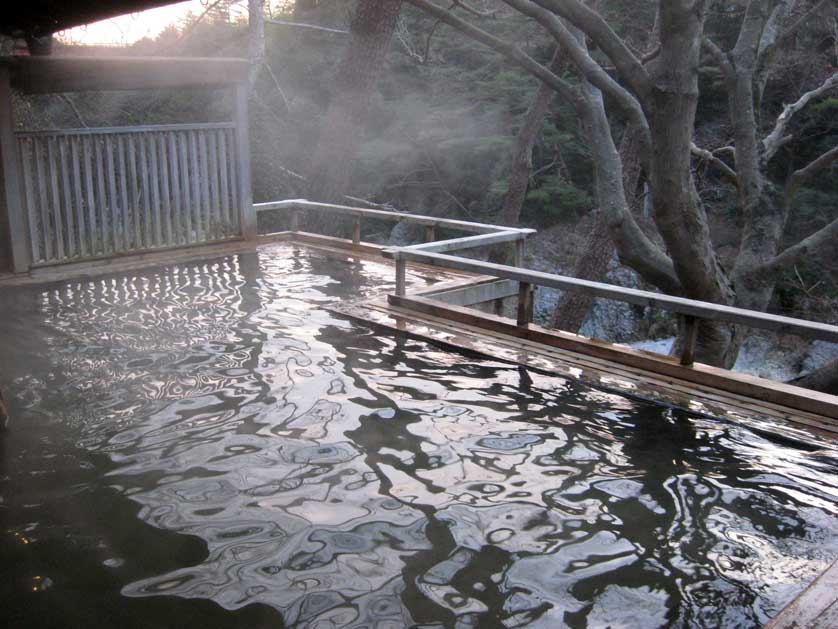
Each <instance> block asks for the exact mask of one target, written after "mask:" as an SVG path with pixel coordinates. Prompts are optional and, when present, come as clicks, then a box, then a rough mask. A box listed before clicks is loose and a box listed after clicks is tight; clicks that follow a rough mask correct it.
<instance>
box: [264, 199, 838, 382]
mask: <svg viewBox="0 0 838 629" xmlns="http://www.w3.org/2000/svg"><path fill="white" fill-rule="evenodd" d="M254 207H255V209H256V210H263V211H264V210H274V209H282V210H286V211H290V212H292V217H296V215H297V214H298V213H299V212H300V211H301V210H306V209H313V210H320V211H326V212H332V213H336V214H344V215H351V216H356V217H358V218H359V219H360V217H364V216H367V217H370V218H377V219H386V220H393V221H401V220H404V221H408V222H411V223H416V224H420V225H426V226H429V227H430V228H433V227H437V226H440V227H446V228H449V229H455V230H459V231H464V232H470V233H476V234H478V235H476V236H467V237H463V238H453V239H448V240H440V241H436V242H427V243H423V244H417V245H410V246H405V247H388V248H386V249H384V250H383V252H382V254H383V255H384V257H387V258H391V259H393V260H394V261H395V263H396V289H395V294H396V296H397V297H404V295H405V290H406V282H405V267H406V264H407V262H408V261H412V262H420V263H424V264H431V265H436V266H441V267H445V268H449V269H457V270H461V271H468V272H472V273H477V274H480V275H488V276H493V277H497V278H502V279H506V280H513V281H515V282H518V287H519V288H518V316H517V325H518V326H521V327H526V326H528V325H529V322H530V321H531V319H532V306H531V299H532V289H533V287H535V286H548V287H551V288H557V289H559V290H570V291H578V292H583V293H587V294H589V295H592V296H594V297H600V298H605V299H614V300H616V301H623V302H626V303H630V304H636V305H640V306H650V307H654V308H660V309H663V310H668V311H670V312H674V313H677V314H680V315H682V316H683V317H684V323H685V325H686V329H687V334H686V342H685V344H684V348H683V350H682V354H681V364H682V365H685V366H689V365H692V364H693V354H694V350H695V340H696V331H697V325H698V322H699V321H700V320H707V321H723V322H726V323H733V324H737V325H744V326H747V327H751V328H760V329H763V330H771V331H774V332H779V333H785V334H796V335H798V336H802V337H805V338H810V339H821V340H825V341H831V342H833V343H838V326H834V325H829V324H826V323H818V322H816V321H807V320H805V319H795V318H792V317H783V316H779V315H773V314H769V313H766V312H759V311H756V310H746V309H743V308H734V307H732V306H725V305H722V304H714V303H711V302H705V301H697V300H694V299H686V298H683V297H675V296H672V295H665V294H662V293H653V292H650V291H643V290H637V289H633V288H624V287H622V286H616V285H614V284H606V283H603V282H591V281H587V280H580V279H576V278H573V277H566V276H564V275H556V274H553V273H542V272H539V271H532V270H529V269H525V268H523V267H522V265H523V243H524V241H525V239H526V238H527V236H529V235H530V234H531V233H533V232H534V231H535V230H532V229H519V228H512V227H502V226H499V225H486V224H482V223H471V222H468V221H456V220H450V219H440V218H436V217H432V216H423V215H418V214H408V213H405V212H389V211H386V210H370V209H366V208H356V207H349V206H343V205H333V204H328V203H312V202H310V201H305V200H301V199H294V200H288V201H275V202H271V203H260V204H256V205H255V206H254ZM296 224H297V221H296V218H294V219H293V220H292V225H294V227H293V229H294V230H295V229H296ZM357 225H358V223H356V228H355V229H354V234H355V235H354V238H353V240H354V241H355V243H356V244H357V242H358V240H359V234H360V229H359V228H358V227H357ZM501 242H512V243H513V244H514V246H515V265H514V266H509V265H505V264H493V263H490V262H483V261H481V260H474V259H471V258H463V257H460V256H456V255H449V254H450V253H451V252H453V251H460V250H463V249H470V248H474V247H481V246H488V245H495V244H498V243H501Z"/></svg>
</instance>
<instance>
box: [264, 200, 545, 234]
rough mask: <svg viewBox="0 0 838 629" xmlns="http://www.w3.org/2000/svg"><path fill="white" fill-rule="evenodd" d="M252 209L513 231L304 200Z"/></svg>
mask: <svg viewBox="0 0 838 629" xmlns="http://www.w3.org/2000/svg"><path fill="white" fill-rule="evenodd" d="M253 207H254V209H255V210H256V211H257V212H265V211H269V210H283V209H290V210H293V209H303V210H305V209H309V210H324V211H328V212H330V213H334V214H342V215H346V216H365V217H368V218H376V219H381V220H385V221H391V222H399V221H407V222H409V223H414V224H416V225H429V226H432V227H445V228H448V229H456V230H458V231H464V232H472V233H476V234H491V233H495V232H499V231H514V230H513V229H512V228H509V227H504V226H501V225H489V224H486V223H473V222H470V221H458V220H454V219H449V218H438V217H436V216H427V215H423V214H410V213H408V212H391V211H388V210H372V209H369V208H362V207H353V206H349V205H337V204H334V203H317V202H314V201H307V200H305V199H288V200H283V201H271V202H268V203H256V204H254V206H253ZM516 229H518V231H520V232H522V233H526V234H534V233H535V231H536V230H534V229H519V228H516Z"/></svg>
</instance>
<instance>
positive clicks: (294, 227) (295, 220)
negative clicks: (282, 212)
mask: <svg viewBox="0 0 838 629" xmlns="http://www.w3.org/2000/svg"><path fill="white" fill-rule="evenodd" d="M291 231H292V232H298V231H300V213H299V212H298V211H297V210H291Z"/></svg>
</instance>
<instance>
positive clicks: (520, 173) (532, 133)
mask: <svg viewBox="0 0 838 629" xmlns="http://www.w3.org/2000/svg"><path fill="white" fill-rule="evenodd" d="M558 65H559V62H558V51H557V52H556V53H554V54H553V60H552V61H551V64H550V67H551V69H553V70H556V69H557V68H558ZM553 96H555V91H554V90H553V89H552V88H551V87H550V86H549V85H547V84H546V83H542V82H540V83H539V85H538V90H537V91H536V93H535V98H534V99H533V101H532V103H530V106H529V108H528V109H527V112H526V113H525V114H524V119H523V122H522V123H521V128H520V129H519V130H518V134H517V135H516V136H515V144H514V145H513V147H512V166H511V167H510V173H509V189H508V190H507V191H506V196H505V197H504V199H503V207H501V210H500V213H499V214H498V218H497V223H498V224H499V225H509V226H511V227H516V226H517V225H518V224H519V223H520V221H521V208H522V207H523V206H524V199H525V198H526V196H527V188H528V187H529V183H530V174H531V173H532V149H533V146H534V145H535V141H536V140H537V139H538V136H539V134H540V133H541V126H542V123H543V122H544V116H545V115H546V114H547V110H548V109H549V107H550V103H551V102H552V100H553ZM508 254H509V248H508V247H501V246H498V247H492V250H491V251H490V252H489V262H494V263H496V264H504V263H505V262H507V260H508Z"/></svg>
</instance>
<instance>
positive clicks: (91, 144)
mask: <svg viewBox="0 0 838 629" xmlns="http://www.w3.org/2000/svg"><path fill="white" fill-rule="evenodd" d="M17 142H18V146H19V150H20V158H21V160H20V163H21V173H22V180H23V203H24V209H25V215H26V219H27V223H28V228H29V241H30V246H31V256H32V266H37V265H44V264H54V263H62V262H70V261H76V260H79V261H80V260H88V259H92V258H100V257H110V256H114V255H119V254H123V253H133V252H138V251H147V250H153V249H162V248H168V247H177V246H183V245H191V244H201V243H208V242H216V241H221V240H227V239H230V238H236V237H239V236H241V235H242V227H241V226H242V221H241V207H242V203H240V199H239V196H240V194H241V191H240V186H239V180H240V177H241V172H240V169H241V160H240V159H238V149H237V138H236V126H235V124H234V123H232V122H229V123H228V122H224V123H208V124H181V125H158V126H144V127H114V128H99V129H69V130H60V131H39V132H29V133H18V134H17Z"/></svg>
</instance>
